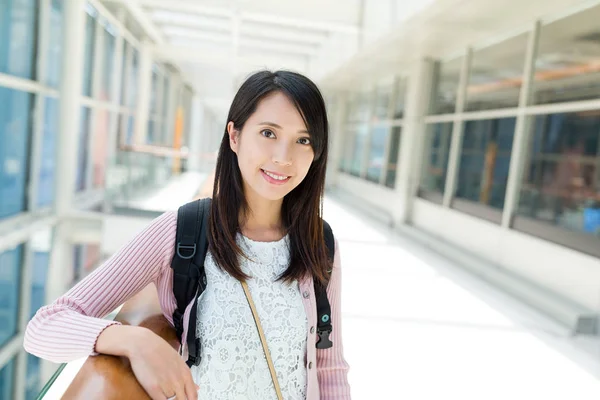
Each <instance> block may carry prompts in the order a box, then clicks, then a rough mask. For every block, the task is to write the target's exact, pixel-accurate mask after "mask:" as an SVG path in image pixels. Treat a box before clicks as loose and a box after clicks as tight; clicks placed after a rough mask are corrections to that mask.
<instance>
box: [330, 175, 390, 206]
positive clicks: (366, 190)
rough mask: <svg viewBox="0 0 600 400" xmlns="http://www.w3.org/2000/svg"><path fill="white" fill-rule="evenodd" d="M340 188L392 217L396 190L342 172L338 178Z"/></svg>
mask: <svg viewBox="0 0 600 400" xmlns="http://www.w3.org/2000/svg"><path fill="white" fill-rule="evenodd" d="M338 187H339V188H341V189H343V190H344V191H345V192H347V193H350V194H352V195H353V196H355V197H356V198H358V199H360V200H362V201H364V202H365V203H367V204H369V205H370V206H372V207H373V209H376V210H381V211H383V212H385V213H387V214H390V215H392V214H393V211H394V208H395V207H394V206H395V204H396V200H397V197H396V193H395V192H394V190H392V189H390V188H388V187H385V186H381V185H379V184H375V183H373V182H369V181H366V180H364V179H360V178H357V177H355V176H352V175H348V174H346V173H343V172H340V174H339V176H338Z"/></svg>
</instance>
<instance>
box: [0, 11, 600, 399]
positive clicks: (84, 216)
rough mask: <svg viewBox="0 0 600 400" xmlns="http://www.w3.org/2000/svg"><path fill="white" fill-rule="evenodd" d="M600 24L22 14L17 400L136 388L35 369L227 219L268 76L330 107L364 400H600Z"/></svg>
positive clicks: (337, 222)
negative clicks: (44, 317) (115, 298)
mask: <svg viewBox="0 0 600 400" xmlns="http://www.w3.org/2000/svg"><path fill="white" fill-rule="evenodd" d="M599 20H600V1H599V0H594V1H583V0H555V1H552V2H548V1H542V0H528V1H526V2H524V1H516V0H504V1H499V0H493V1H492V0H490V1H477V0H343V1H342V0H329V1H317V0H304V1H301V2H297V1H291V0H279V1H275V0H220V1H217V0H0V400H13V399H15V400H24V399H26V400H32V399H38V398H39V399H58V398H61V396H63V395H64V398H80V399H84V398H85V399H92V398H112V397H110V396H108V395H106V393H105V394H104V395H102V394H101V393H103V392H101V391H99V390H100V388H101V387H104V388H105V389H106V387H108V386H110V385H111V384H115V385H116V383H115V382H116V381H117V378H116V376H117V375H119V374H121V372H118V371H121V370H120V369H118V368H117V367H116V365H117V364H110V362H112V361H106V360H107V359H105V361H106V362H107V364H102V365H104V366H105V368H104V369H103V368H101V367H102V365H101V364H100V362H105V361H102V360H103V359H101V358H99V359H100V361H98V360H92V359H91V358H89V359H88V358H86V359H82V360H78V361H76V362H72V363H68V364H62V365H59V364H53V363H50V362H47V361H43V360H40V359H38V358H36V357H34V356H32V355H29V354H27V353H25V351H24V350H23V334H24V330H25V327H26V325H27V322H28V321H29V319H30V318H31V317H32V316H33V315H34V314H35V312H36V311H37V310H38V309H39V308H40V307H41V306H43V305H45V304H48V303H50V302H52V301H53V300H55V299H56V298H57V297H58V296H60V295H61V294H63V293H65V292H66V291H67V290H68V289H69V288H71V287H72V286H73V285H74V284H75V283H77V282H78V281H79V280H81V279H82V278H83V277H85V276H86V275H87V274H89V273H90V272H91V271H93V270H94V269H95V268H96V267H98V266H99V265H101V264H102V262H103V261H104V260H106V259H107V258H108V257H109V256H110V255H111V254H113V253H114V252H115V251H116V250H117V249H118V248H120V247H121V246H122V245H123V244H125V243H126V242H127V241H128V240H129V239H131V238H132V237H133V235H135V234H136V233H137V232H139V231H140V230H141V229H143V228H144V226H146V225H147V224H148V223H149V222H150V220H151V219H153V218H155V217H157V216H158V215H160V214H161V213H162V212H164V211H166V210H175V209H177V207H179V206H180V205H182V204H184V203H187V202H189V201H191V200H192V199H194V198H198V197H206V196H210V195H211V194H212V179H213V178H212V175H213V169H214V164H215V159H216V151H217V149H218V145H219V143H220V140H221V137H222V135H223V131H224V128H225V125H226V122H227V120H226V119H227V112H228V108H229V105H230V103H231V101H232V97H233V95H234V93H235V92H236V91H237V88H238V87H239V85H240V84H241V82H243V81H244V79H245V78H246V77H247V76H248V75H249V74H250V73H251V72H253V71H257V70H261V69H270V70H277V69H289V70H293V71H297V72H300V73H302V74H305V75H307V76H308V77H310V78H311V79H313V80H314V81H315V82H316V83H317V84H318V86H319V87H320V88H321V90H322V92H323V94H324V96H325V99H326V103H327V107H328V116H329V122H330V144H329V145H330V146H329V148H330V154H329V165H328V171H327V185H326V186H327V196H326V199H325V211H324V213H325V215H324V216H325V219H327V220H328V221H329V222H330V223H331V225H332V227H333V230H334V232H335V234H336V236H337V238H338V239H339V241H340V250H341V258H342V265H343V271H344V283H343V324H344V347H345V352H346V356H347V359H348V362H349V363H350V365H351V370H350V374H349V379H350V384H351V386H352V394H353V398H355V399H359V400H361V399H368V400H370V399H411V400H412V399H415V400H419V399H446V398H458V399H461V400H471V399H472V400H481V399H493V400H495V399H511V400H512V399H517V400H520V399H524V400H525V399H527V400H530V399H533V400H537V399H568V400H571V399H582V400H587V399H590V400H591V399H599V398H600V25H598V21H599ZM153 295H155V293H153V292H152V291H151V290H149V291H147V292H146V291H145V292H144V293H142V294H141V295H140V297H139V298H137V302H136V301H133V300H132V302H131V303H130V304H124V305H123V306H122V307H120V308H119V309H117V310H114V312H112V313H111V314H110V315H107V316H106V318H113V319H114V318H117V319H119V320H123V321H127V322H128V323H131V324H139V323H140V322H141V321H143V318H145V316H146V315H152V312H154V311H156V310H155V309H153V308H152V307H150V306H148V307H146V308H144V306H143V305H142V306H140V305H139V304H151V303H152V300H151V298H152V296H153ZM144 296H147V297H144ZM149 299H150V300H149ZM128 303H129V302H128ZM140 310H141V311H140ZM144 313H146V314H144ZM142 314H143V315H144V316H142ZM107 365H108V366H109V367H110V368H106V366H107ZM119 365H120V364H119ZM111 368H112V369H111ZM107 370H108V371H109V372H107ZM111 371H112V372H111ZM115 371H117V372H115ZM111 374H112V375H111ZM121 375H123V374H121ZM98 382H100V383H98ZM106 390H108V389H106ZM90 393H100V394H96V395H95V396H100V397H93V396H91V394H90Z"/></svg>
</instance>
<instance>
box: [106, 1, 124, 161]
mask: <svg viewBox="0 0 600 400" xmlns="http://www.w3.org/2000/svg"><path fill="white" fill-rule="evenodd" d="M117 18H118V19H119V22H121V23H124V22H125V9H124V8H119V11H118V14H117ZM124 50H125V38H124V37H123V32H119V34H117V36H116V38H115V51H114V57H113V63H112V68H113V75H112V77H111V84H110V102H111V105H112V113H111V116H110V127H109V130H108V142H107V154H106V156H107V157H108V160H109V165H111V164H112V163H113V162H114V159H115V155H116V152H117V137H118V132H119V114H120V113H119V108H120V106H121V89H122V88H121V82H123V84H124V85H125V81H123V80H122V77H123V74H124V73H125V71H123V56H124V53H125V52H124ZM123 119H126V118H123Z"/></svg>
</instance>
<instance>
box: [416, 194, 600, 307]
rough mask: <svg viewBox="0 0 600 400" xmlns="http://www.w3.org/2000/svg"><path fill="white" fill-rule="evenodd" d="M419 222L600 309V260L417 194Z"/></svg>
mask: <svg viewBox="0 0 600 400" xmlns="http://www.w3.org/2000/svg"><path fill="white" fill-rule="evenodd" d="M412 221H413V225H414V226H415V227H416V228H418V229H421V230H423V231H426V232H427V233H429V234H431V235H432V236H436V237H438V238H440V239H442V240H444V241H445V242H448V243H451V244H454V245H456V246H459V247H462V248H464V249H466V250H467V251H469V252H471V253H473V254H475V255H477V256H479V257H480V258H482V259H484V260H489V261H491V262H493V263H494V264H497V265H499V266H501V267H504V268H506V269H507V270H509V271H510V272H512V273H514V274H516V275H518V276H521V277H523V278H525V279H527V280H529V281H532V282H535V283H536V284H538V285H541V286H543V287H545V288H547V289H549V290H550V291H552V292H555V293H556V294H558V295H560V296H562V297H564V298H567V299H570V300H572V301H574V302H576V303H578V304H580V305H582V306H584V307H587V308H589V309H591V310H599V309H600V260H599V259H597V258H595V257H592V256H588V255H585V254H583V253H580V252H577V251H574V250H571V249H568V248H566V247H563V246H560V245H557V244H554V243H551V242H548V241H545V240H542V239H538V238H536V237H534V236H530V235H526V234H523V233H520V232H516V231H514V230H509V229H503V228H501V227H500V226H499V225H496V224H494V223H491V222H487V221H484V220H481V219H479V218H476V217H472V216H470V215H468V214H464V213H461V212H459V211H456V210H452V209H448V208H443V207H442V206H440V205H437V204H434V203H431V202H429V201H427V200H423V199H420V198H417V199H415V203H414V206H413V215H412Z"/></svg>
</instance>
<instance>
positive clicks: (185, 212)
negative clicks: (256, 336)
mask: <svg viewBox="0 0 600 400" xmlns="http://www.w3.org/2000/svg"><path fill="white" fill-rule="evenodd" d="M209 213H210V199H201V200H196V201H192V202H190V203H187V204H184V205H183V206H181V207H179V209H178V211H177V234H176V243H175V252H174V255H173V260H172V261H171V268H173V294H174V296H175V300H176V303H177V306H176V309H175V311H174V312H173V325H174V326H175V331H176V334H177V337H178V338H179V339H180V340H181V343H182V344H183V343H184V340H186V341H187V344H188V352H189V358H188V365H191V364H195V365H198V364H199V363H200V348H199V347H200V341H199V340H198V338H196V335H195V329H191V330H190V329H188V337H187V338H183V337H182V336H183V314H184V313H185V309H186V307H187V306H188V304H190V302H192V301H193V300H194V299H197V298H198V295H199V294H200V293H202V292H203V291H204V289H205V287H206V276H205V274H204V259H205V257H206V252H207V250H208V237H207V232H208V215H209ZM196 310H197V302H196V301H194V305H193V308H192V311H191V314H190V326H195V323H196ZM192 324H193V325H192Z"/></svg>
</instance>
